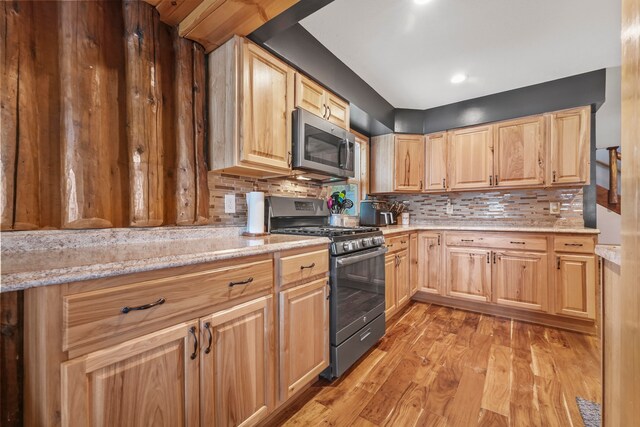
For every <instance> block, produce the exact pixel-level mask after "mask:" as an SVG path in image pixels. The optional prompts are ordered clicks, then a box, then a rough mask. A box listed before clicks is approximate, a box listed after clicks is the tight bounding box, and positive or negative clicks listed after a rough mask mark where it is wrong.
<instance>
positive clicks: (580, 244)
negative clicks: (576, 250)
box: [564, 243, 584, 247]
mask: <svg viewBox="0 0 640 427" xmlns="http://www.w3.org/2000/svg"><path fill="white" fill-rule="evenodd" d="M564 245H565V246H576V247H580V246H584V245H583V244H582V243H565V244H564Z"/></svg>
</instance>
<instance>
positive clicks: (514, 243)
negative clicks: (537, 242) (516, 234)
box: [509, 241, 525, 245]
mask: <svg viewBox="0 0 640 427" xmlns="http://www.w3.org/2000/svg"><path fill="white" fill-rule="evenodd" d="M509 243H511V244H512V245H524V244H525V242H515V241H514V242H509Z"/></svg>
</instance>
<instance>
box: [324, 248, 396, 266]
mask: <svg viewBox="0 0 640 427" xmlns="http://www.w3.org/2000/svg"><path fill="white" fill-rule="evenodd" d="M388 251H389V250H388V249H387V248H385V247H379V248H376V249H372V250H369V251H365V252H360V253H357V254H349V255H344V256H341V257H339V258H338V259H337V260H336V263H337V264H338V266H340V267H342V266H346V265H351V264H355V263H356V262H361V261H365V260H368V259H371V258H375V257H377V256H380V255H384V254H386V253H387V252H388Z"/></svg>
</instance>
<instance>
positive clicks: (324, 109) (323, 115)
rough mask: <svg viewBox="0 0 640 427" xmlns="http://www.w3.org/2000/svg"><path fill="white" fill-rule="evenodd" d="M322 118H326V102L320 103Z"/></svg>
mask: <svg viewBox="0 0 640 427" xmlns="http://www.w3.org/2000/svg"><path fill="white" fill-rule="evenodd" d="M322 118H323V119H326V118H327V104H322Z"/></svg>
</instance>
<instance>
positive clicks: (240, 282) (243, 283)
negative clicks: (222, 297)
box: [229, 277, 253, 287]
mask: <svg viewBox="0 0 640 427" xmlns="http://www.w3.org/2000/svg"><path fill="white" fill-rule="evenodd" d="M251 282H253V277H249V278H248V279H247V280H241V281H239V282H229V287H232V286H237V285H248V284H249V283H251Z"/></svg>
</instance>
